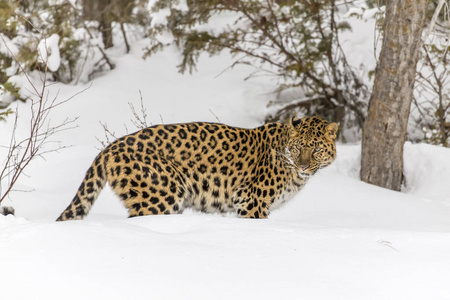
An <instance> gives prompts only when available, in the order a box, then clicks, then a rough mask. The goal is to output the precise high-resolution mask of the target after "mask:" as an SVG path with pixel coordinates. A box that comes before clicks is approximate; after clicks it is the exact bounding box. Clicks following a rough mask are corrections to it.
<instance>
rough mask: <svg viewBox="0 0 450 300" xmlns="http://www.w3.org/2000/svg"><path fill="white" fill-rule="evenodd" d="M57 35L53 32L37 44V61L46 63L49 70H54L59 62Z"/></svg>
mask: <svg viewBox="0 0 450 300" xmlns="http://www.w3.org/2000/svg"><path fill="white" fill-rule="evenodd" d="M58 43H59V35H58V34H56V33H54V34H52V35H51V36H50V37H48V38H44V39H42V40H41V41H40V42H39V44H38V53H39V62H41V63H45V64H47V67H48V69H49V70H50V71H52V72H56V71H57V70H58V68H59V66H60V64H61V56H60V54H59V46H58Z"/></svg>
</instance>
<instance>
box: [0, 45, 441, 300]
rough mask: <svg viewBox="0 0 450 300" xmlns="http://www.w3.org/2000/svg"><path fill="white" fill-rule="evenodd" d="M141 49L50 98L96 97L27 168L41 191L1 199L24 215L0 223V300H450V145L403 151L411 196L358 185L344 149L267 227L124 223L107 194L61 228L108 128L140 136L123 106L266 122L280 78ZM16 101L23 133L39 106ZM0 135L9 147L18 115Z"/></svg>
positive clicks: (211, 220)
mask: <svg viewBox="0 0 450 300" xmlns="http://www.w3.org/2000/svg"><path fill="white" fill-rule="evenodd" d="M146 43H147V42H146V41H138V42H135V43H133V45H132V51H131V53H130V54H127V55H123V56H122V55H120V56H119V55H117V56H116V57H114V60H115V63H116V69H114V70H112V71H111V72H109V73H108V74H106V75H105V76H103V77H99V78H96V79H95V80H93V82H92V86H90V85H89V84H79V85H63V84H54V85H51V86H49V98H50V99H52V98H53V97H55V96H57V97H58V99H60V100H64V99H68V98H69V97H71V96H73V95H74V94H76V93H78V92H80V91H82V90H84V89H86V88H87V90H85V91H84V92H82V93H81V94H80V95H78V96H77V97H75V98H74V99H72V100H71V101H69V102H68V103H65V104H63V105H61V106H58V107H56V108H55V109H54V111H53V114H52V116H51V122H52V124H58V122H61V121H62V120H64V119H66V118H74V117H77V116H79V119H78V120H77V121H76V123H77V125H78V127H77V128H74V129H71V130H68V131H64V132H61V133H58V134H57V135H56V136H55V137H54V140H55V141H60V142H61V143H62V144H63V145H73V146H72V147H71V148H68V149H64V150H61V151H59V152H52V153H49V154H48V155H46V156H45V160H42V159H38V160H35V161H33V163H32V164H31V165H30V167H29V169H27V174H26V175H27V176H25V177H22V179H21V181H20V182H19V183H18V186H17V187H16V188H17V189H20V190H32V191H31V192H26V193H20V192H15V193H13V194H12V195H11V197H10V199H7V200H5V201H4V203H2V205H12V206H14V207H15V209H16V217H13V216H6V217H4V216H0V266H1V268H0V282H1V298H2V299H3V298H4V299H59V298H64V299H196V300H197V299H310V300H314V299H320V300H321V299H368V300H370V299H374V300H375V299H376V300H383V299H386V300H388V299H418V300H419V299H420V300H422V299H435V300H436V299H437V300H440V299H442V300H444V299H450V284H449V278H450V255H449V253H450V198H449V197H450V186H449V184H448V178H450V149H444V148H439V147H435V146H429V145H421V144H419V145H414V144H407V145H406V146H405V156H404V157H405V170H404V171H405V177H406V186H405V187H404V191H403V192H393V191H389V190H385V189H382V188H379V187H376V186H372V185H369V184H366V183H364V182H361V181H360V180H359V168H360V166H359V160H360V145H359V144H354V145H344V144H339V145H338V146H337V149H338V158H337V160H336V162H335V163H334V164H333V165H332V166H330V167H329V168H327V169H324V170H322V171H321V172H320V173H318V174H317V175H316V176H314V177H313V178H312V179H311V180H310V182H309V183H308V184H307V185H306V187H305V188H304V189H303V190H302V191H301V192H300V193H299V194H298V195H297V196H296V197H295V198H294V199H293V200H291V201H290V202H288V203H287V204H286V205H284V206H282V207H280V208H279V209H278V210H276V211H274V212H273V213H272V214H271V215H270V217H269V219H266V220H245V219H238V218H236V217H235V216H232V215H226V216H222V215H218V214H213V215H208V214H202V213H198V212H193V211H187V212H185V213H184V214H182V215H171V216H148V217H139V218H133V219H127V218H126V216H127V214H126V211H125V209H124V208H123V207H122V205H121V204H120V201H119V200H118V198H117V197H116V196H115V195H113V193H112V192H111V190H110V189H109V188H105V189H104V191H103V192H102V194H101V195H100V197H99V199H98V200H97V202H96V203H95V205H94V206H93V209H92V210H91V213H90V215H89V216H88V217H87V218H86V219H85V220H83V221H70V222H58V223H57V222H54V220H55V219H56V218H57V217H58V215H59V214H60V213H61V212H62V210H63V209H64V208H65V207H66V206H67V205H68V204H69V203H70V201H71V199H72V197H73V196H74V194H75V192H76V190H77V188H78V185H79V184H80V183H81V180H82V178H83V176H84V172H85V171H86V170H87V168H88V167H89V165H90V163H91V162H92V160H93V159H94V157H95V156H96V154H97V153H98V149H96V148H99V147H100V143H99V142H98V141H97V139H96V137H98V138H99V139H104V138H103V137H104V132H103V128H102V126H101V125H100V124H99V122H102V123H106V124H108V128H109V129H110V130H111V131H112V132H115V133H116V134H117V136H121V135H123V134H126V133H127V132H129V133H131V132H133V131H135V128H134V127H133V125H132V121H131V120H132V119H133V116H132V113H131V111H130V109H129V107H128V102H131V103H132V104H133V105H134V107H135V108H138V107H139V101H140V93H141V94H142V97H143V101H144V105H145V106H146V108H147V114H148V120H149V121H150V122H152V123H153V124H157V123H161V122H163V123H172V122H188V121H211V122H216V121H217V119H216V118H218V119H219V120H220V122H223V123H226V124H230V125H234V126H240V127H255V126H258V125H260V124H262V121H263V119H264V114H265V112H266V111H267V107H266V105H267V103H268V102H269V100H272V99H273V98H274V97H275V96H274V94H272V93H271V92H272V91H273V89H274V87H275V82H272V81H271V80H270V79H268V78H265V77H258V78H254V79H251V80H247V81H244V80H243V79H244V78H245V77H246V76H247V75H248V73H249V72H250V71H251V70H252V69H250V68H249V67H246V66H239V67H237V68H234V69H231V70H230V69H227V68H228V67H229V66H230V65H231V64H232V59H231V57H230V56H229V55H228V54H226V53H224V54H221V55H219V56H213V57H207V56H202V57H201V58H200V65H199V66H198V70H199V72H197V73H194V74H192V75H181V74H179V73H178V72H177V70H176V65H177V64H178V63H179V58H178V57H179V56H178V55H179V54H178V52H177V51H176V50H175V49H174V48H170V47H169V48H167V49H166V50H165V51H163V52H160V53H158V54H156V55H155V56H153V57H151V58H149V59H147V60H145V61H144V60H142V59H141V57H142V52H141V49H143V48H144V47H145V46H146V45H147V44H146ZM349 43H350V42H348V44H349ZM50 44H52V43H50ZM53 45H54V44H53ZM47 46H48V44H47ZM349 46H350V45H347V47H349ZM355 48H357V47H356V46H355ZM355 51H356V50H355ZM367 51H368V50H367ZM52 53H54V52H53V50H52ZM372 56H373V54H372ZM356 59H358V60H359V59H360V60H362V59H363V58H362V57H357V58H356ZM224 70H226V71H225V72H223V71H224ZM36 78H38V77H36ZM27 84H28V83H27V82H26V81H25V80H23V82H22V85H23V86H26V85H27ZM35 84H38V80H35ZM29 89H30V90H31V88H29ZM18 105H19V109H20V113H21V116H22V118H19V120H21V121H22V123H20V124H19V126H18V132H17V138H18V139H19V138H20V137H21V136H25V135H26V132H27V126H29V124H28V123H27V122H26V116H27V115H29V114H30V112H29V111H28V107H27V106H26V104H23V103H18ZM124 124H125V125H124ZM0 126H2V127H3V128H4V129H3V128H2V134H1V135H0V145H7V144H8V138H9V137H8V136H7V135H6V134H3V132H11V128H12V118H9V119H8V123H6V124H3V123H2V124H0ZM49 146H51V145H49ZM5 151H6V150H5V148H0V157H4V155H3V154H4V153H5ZM3 188H4V187H3Z"/></svg>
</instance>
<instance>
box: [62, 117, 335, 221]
mask: <svg viewBox="0 0 450 300" xmlns="http://www.w3.org/2000/svg"><path fill="white" fill-rule="evenodd" d="M337 131H338V125H337V123H334V122H328V121H326V120H324V119H322V118H321V117H318V116H310V117H303V118H297V117H293V118H289V120H288V121H287V122H271V123H266V124H264V125H262V126H260V127H256V128H252V129H245V128H238V127H233V126H228V125H225V124H221V123H208V122H192V123H178V124H161V125H154V126H150V127H146V128H144V129H141V130H139V131H137V132H135V133H133V134H129V135H126V136H124V137H122V138H119V139H117V140H116V141H114V142H112V143H111V144H109V145H108V146H107V147H106V148H105V149H104V150H102V151H101V152H100V153H99V154H98V156H97V157H96V158H95V159H94V162H93V163H92V165H91V166H90V167H89V169H88V170H87V172H86V175H85V177H84V179H83V181H82V183H81V185H80V187H79V188H78V191H77V192H76V195H75V196H74V198H73V200H72V202H71V203H70V204H69V206H68V207H67V208H66V209H65V210H64V211H63V212H62V213H61V215H60V216H59V218H58V219H57V221H65V220H80V219H83V218H84V217H85V216H86V215H87V214H88V212H89V210H90V208H91V207H92V205H93V203H94V201H95V200H96V199H97V197H98V195H99V193H100V192H101V190H102V189H103V188H104V186H105V185H106V183H108V184H109V186H110V187H111V188H112V190H113V191H114V192H115V194H117V195H118V197H119V198H120V199H121V200H122V202H123V204H124V205H125V207H126V209H127V210H128V216H129V217H130V218H131V217H136V216H145V215H163V214H180V213H182V212H183V210H185V209H187V208H191V209H193V210H196V211H201V212H206V213H222V214H227V213H232V214H235V215H237V216H238V217H241V218H256V219H260V218H267V217H268V215H269V213H270V212H271V211H272V210H273V209H275V208H277V207H279V206H280V205H281V204H283V203H285V202H286V201H288V200H289V199H290V198H292V197H293V196H294V195H295V194H296V193H297V192H299V191H300V190H301V189H302V188H303V187H304V186H305V184H306V183H307V181H308V180H309V179H310V178H311V176H313V175H314V174H315V173H316V172H317V171H319V170H320V169H323V168H325V167H327V166H329V165H330V164H331V163H333V161H334V160H335V158H336V144H335V140H336V133H337Z"/></svg>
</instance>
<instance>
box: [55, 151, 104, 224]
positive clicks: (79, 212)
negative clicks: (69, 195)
mask: <svg viewBox="0 0 450 300" xmlns="http://www.w3.org/2000/svg"><path fill="white" fill-rule="evenodd" d="M105 163H106V162H105V161H102V154H101V153H100V154H99V155H98V156H97V158H96V159H95V160H94V162H93V163H92V165H91V167H90V168H89V169H88V170H87V172H86V176H85V177H84V179H83V182H82V183H81V185H80V187H79V188H78V191H77V194H76V195H75V197H74V198H73V200H72V202H71V203H70V204H69V206H68V207H67V208H66V209H65V210H64V211H63V212H62V214H61V215H60V216H59V218H58V219H57V220H56V221H66V220H81V219H83V217H84V216H86V215H87V214H88V213H89V210H90V209H91V206H92V205H93V204H94V201H95V200H96V199H97V197H98V195H99V194H100V192H101V191H102V189H103V187H104V186H105V184H106V167H105Z"/></svg>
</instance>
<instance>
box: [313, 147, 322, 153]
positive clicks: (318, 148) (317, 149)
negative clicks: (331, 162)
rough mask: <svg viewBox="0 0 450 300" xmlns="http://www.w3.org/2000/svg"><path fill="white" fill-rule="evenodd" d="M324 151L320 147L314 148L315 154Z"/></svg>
mask: <svg viewBox="0 0 450 300" xmlns="http://www.w3.org/2000/svg"><path fill="white" fill-rule="evenodd" d="M321 150H322V148H320V147H319V146H317V147H316V148H314V153H317V152H320V151H321Z"/></svg>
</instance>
